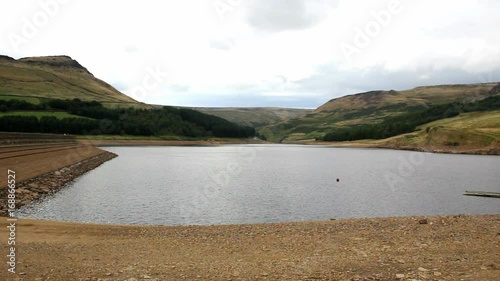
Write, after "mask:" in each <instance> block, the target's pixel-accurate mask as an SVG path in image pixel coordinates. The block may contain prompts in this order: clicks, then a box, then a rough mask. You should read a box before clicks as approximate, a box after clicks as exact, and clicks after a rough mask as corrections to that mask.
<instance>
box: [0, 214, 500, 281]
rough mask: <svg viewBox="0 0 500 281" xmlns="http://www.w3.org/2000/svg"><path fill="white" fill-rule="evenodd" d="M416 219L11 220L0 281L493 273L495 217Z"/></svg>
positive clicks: (498, 241)
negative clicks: (13, 244)
mask: <svg viewBox="0 0 500 281" xmlns="http://www.w3.org/2000/svg"><path fill="white" fill-rule="evenodd" d="M421 219H422V218H416V217H407V218H383V219H350V220H336V221H323V222H305V223H280V224H260V225H230V226H179V227H154V226H109V225H94V224H76V223H58V222H48V221H36V220H20V221H18V222H17V226H16V231H17V249H16V251H17V258H18V264H17V269H16V271H17V273H16V275H14V274H11V273H8V272H7V268H6V266H5V263H4V262H2V264H4V265H3V266H2V269H1V271H0V280H130V281H132V280H485V281H495V280H500V215H485V216H476V215H474V216H463V215H462V216H446V217H427V218H426V219H427V222H428V223H427V224H421V223H420V222H419V220H421ZM0 222H1V223H0V237H1V241H2V242H4V241H6V239H7V235H8V233H7V228H6V218H0ZM2 247H3V248H2V255H1V256H2V257H3V258H0V259H6V255H7V253H6V249H5V247H4V246H2Z"/></svg>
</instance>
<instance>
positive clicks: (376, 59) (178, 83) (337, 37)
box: [0, 0, 500, 107]
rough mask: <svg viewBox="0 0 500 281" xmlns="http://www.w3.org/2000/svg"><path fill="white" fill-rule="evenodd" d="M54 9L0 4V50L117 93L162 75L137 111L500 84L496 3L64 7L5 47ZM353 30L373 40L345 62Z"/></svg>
mask: <svg viewBox="0 0 500 281" xmlns="http://www.w3.org/2000/svg"><path fill="white" fill-rule="evenodd" d="M57 1H61V0H40V1H34V0H33V1H15V0H4V1H2V2H1V3H0V34H3V36H2V37H0V52H1V53H3V54H6V55H10V56H14V57H16V58H19V57H25V56H35V55H58V54H65V55H70V56H72V57H73V58H75V59H77V60H78V61H79V62H80V63H81V64H82V65H84V66H85V67H87V68H88V69H89V71H91V72H92V73H94V74H95V75H96V76H97V77H99V78H101V79H103V80H105V81H107V82H110V83H111V84H112V85H115V86H116V87H118V88H119V89H120V90H122V91H127V90H131V89H133V88H134V87H137V86H140V85H141V84H142V83H143V80H144V77H145V76H146V75H147V69H148V68H156V67H158V68H160V69H162V71H166V72H168V73H169V76H168V78H166V79H164V80H163V81H161V83H160V84H159V85H158V87H157V88H155V89H154V90H151V91H149V92H148V95H147V96H145V97H144V98H143V100H144V101H146V102H155V103H162V104H173V105H207V106H208V105H211V106H216V105H232V106H246V105H253V106H255V105H261V106H266V105H273V106H276V105H278V106H299V107H316V106H319V105H320V104H321V103H323V102H326V101H327V100H329V99H331V98H333V97H336V96H339V95H345V94H352V93H353V91H357V90H371V89H384V88H409V87H413V86H417V85H419V83H423V84H425V83H468V82H471V81H476V80H478V79H477V77H488V79H489V80H500V76H498V73H500V71H499V70H500V49H499V47H500V34H499V32H500V31H499V30H498V26H500V18H499V17H498V16H497V15H496V11H498V10H500V3H499V2H497V1H488V0H484V1H481V0H476V1H472V0H471V1H450V0H444V1H430V0H422V1H411V0H400V1H397V0H378V1H348V0H343V1H333V0H332V1H330V0H315V1H312V0H311V1H308V0H293V1H284V0H283V1H278V0H248V1H239V2H238V1H229V0H218V1H221V2H222V3H230V4H231V6H230V9H228V10H226V11H225V12H224V17H223V19H221V18H220V17H219V15H218V12H217V11H216V10H215V9H214V6H213V4H214V2H215V1H213V0H200V1H181V0H177V1H159V0H158V1H157V0H148V1H138V0H131V1H117V0H115V1H112V0H109V1H97V0H87V1H75V0H67V1H66V2H67V3H66V4H60V5H59V6H58V10H57V12H56V13H54V15H53V16H50V17H49V20H48V22H47V23H46V24H45V25H44V26H40V27H38V26H37V28H36V29H37V31H36V32H35V33H34V35H33V36H32V37H31V38H27V39H26V41H27V42H26V43H22V44H21V45H19V46H18V48H14V46H13V45H12V44H11V42H10V40H9V36H8V35H9V34H18V35H22V30H23V28H26V27H25V25H26V23H25V19H27V20H28V21H33V17H34V16H35V15H37V13H38V14H39V13H43V12H44V11H45V10H44V8H43V6H42V5H40V3H58V2H57ZM61 3H62V2H61ZM394 3H395V4H398V5H399V6H400V8H401V9H400V12H397V13H392V14H391V16H390V19H388V18H386V21H387V22H380V19H377V16H376V15H382V14H384V13H385V11H388V9H389V8H388V7H390V5H393V4H394ZM45 6H46V5H45ZM377 23H378V24H379V25H380V26H379V27H380V30H378V32H373V31H374V30H375V29H374V28H376V26H375V25H374V24H377ZM367 28H368V29H367ZM370 28H371V29H370ZM358 30H360V31H361V32H365V33H366V32H367V30H368V32H370V30H371V32H372V33H376V34H372V35H373V36H372V35H368V39H369V40H368V43H367V44H364V46H362V47H361V48H358V52H356V53H354V54H353V55H352V57H351V60H350V61H348V60H346V57H345V54H344V53H343V52H342V48H341V46H342V44H351V45H354V44H355V42H356V41H355V40H356V36H358V34H357V32H358ZM375 31H377V30H375ZM365 43H366V42H365ZM279 77H282V78H284V79H282V78H279ZM388 77H390V78H391V80H390V81H388V80H387V79H388ZM285 80H286V81H285ZM477 82H481V81H477Z"/></svg>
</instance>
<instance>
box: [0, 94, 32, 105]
mask: <svg viewBox="0 0 500 281" xmlns="http://www.w3.org/2000/svg"><path fill="white" fill-rule="evenodd" d="M0 100H23V101H26V102H29V103H32V104H40V103H41V101H40V99H39V98H35V97H21V96H9V95H2V96H0Z"/></svg>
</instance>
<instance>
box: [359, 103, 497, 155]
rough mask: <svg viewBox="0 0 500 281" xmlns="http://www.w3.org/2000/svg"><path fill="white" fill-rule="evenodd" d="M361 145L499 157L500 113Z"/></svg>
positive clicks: (446, 121) (440, 123)
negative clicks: (487, 154) (484, 154)
mask: <svg viewBox="0 0 500 281" xmlns="http://www.w3.org/2000/svg"><path fill="white" fill-rule="evenodd" d="M357 143H360V144H370V146H376V147H386V148H396V149H412V150H413V149H414V150H423V151H453V152H468V153H470V152H476V153H489V154H499V153H500V110H494V111H484V112H468V113H462V114H460V115H459V116H455V117H452V118H446V119H441V120H437V121H434V122H430V123H427V124H424V125H421V126H419V127H418V131H416V132H413V133H408V134H403V135H399V136H395V137H392V138H388V139H384V140H366V141H360V142H357Z"/></svg>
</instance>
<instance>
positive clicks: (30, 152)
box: [0, 143, 116, 216]
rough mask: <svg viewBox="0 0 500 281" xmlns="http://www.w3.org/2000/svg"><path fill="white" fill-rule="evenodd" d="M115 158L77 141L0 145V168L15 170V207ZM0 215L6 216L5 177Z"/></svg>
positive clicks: (0, 189)
mask: <svg viewBox="0 0 500 281" xmlns="http://www.w3.org/2000/svg"><path fill="white" fill-rule="evenodd" d="M114 157H116V155H115V154H113V153H110V152H107V151H104V150H101V149H99V148H96V147H93V146H86V145H81V144H78V143H45V144H15V145H1V146H0V167H2V169H5V170H4V171H2V173H3V172H4V173H5V174H7V170H12V171H14V172H15V180H16V185H15V186H16V207H17V208H19V207H21V206H23V205H26V204H28V203H30V202H32V201H34V200H37V199H40V198H41V197H43V196H45V195H47V194H51V193H54V192H57V191H58V190H60V189H61V188H62V187H64V185H65V184H66V183H68V182H70V181H72V180H74V179H75V178H77V177H78V176H80V175H82V174H83V173H85V172H88V171H90V170H92V169H94V168H96V167H97V166H99V165H101V164H102V163H104V162H106V161H108V160H110V159H112V158H114ZM0 198H3V199H5V201H3V200H1V201H0V216H5V215H7V202H6V199H7V177H3V178H1V180H0Z"/></svg>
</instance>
